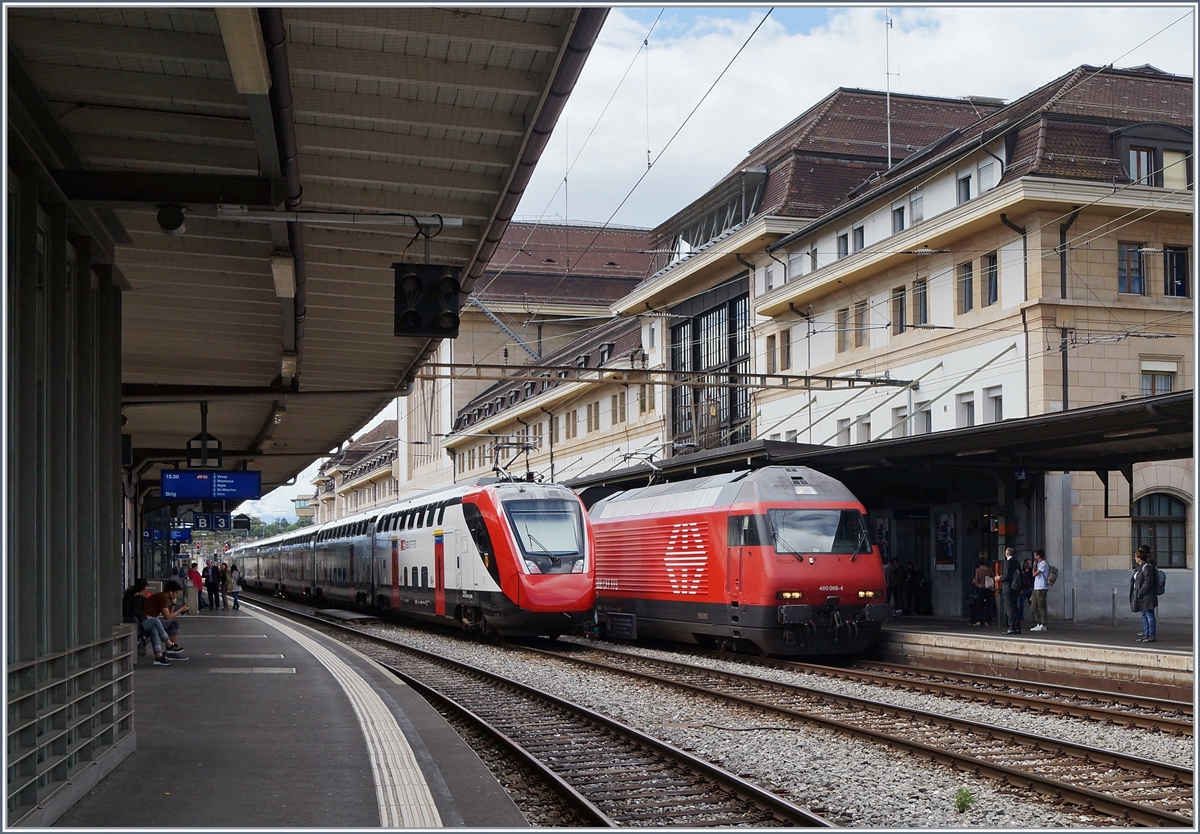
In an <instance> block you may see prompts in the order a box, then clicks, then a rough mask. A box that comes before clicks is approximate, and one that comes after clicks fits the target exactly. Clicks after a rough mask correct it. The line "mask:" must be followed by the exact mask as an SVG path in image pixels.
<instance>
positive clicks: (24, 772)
mask: <svg viewBox="0 0 1200 834" xmlns="http://www.w3.org/2000/svg"><path fill="white" fill-rule="evenodd" d="M133 650H134V637H133V627H132V626H130V625H120V626H117V627H115V628H114V629H113V636H112V637H111V638H110V639H107V640H100V641H97V642H95V643H91V644H87V645H83V646H75V647H73V648H71V649H69V650H67V651H65V652H60V653H57V654H52V655H46V656H44V657H41V658H38V659H37V660H33V661H29V662H26V663H15V664H13V665H11V666H9V667H8V756H7V762H6V763H7V766H8V767H7V773H8V824H9V825H10V826H12V825H18V824H20V822H21V820H22V819H23V818H24V817H26V816H28V815H29V814H30V813H31V812H33V811H35V810H36V809H37V808H39V807H41V806H42V805H44V804H45V803H46V802H47V801H48V800H49V799H50V797H52V796H53V795H54V794H55V793H56V792H58V791H59V790H61V789H62V788H63V787H65V786H66V785H68V784H69V783H70V780H71V779H72V778H73V777H75V776H76V775H78V774H79V772H80V771H82V770H83V769H84V768H86V767H88V766H89V765H91V764H92V763H93V762H94V761H96V760H97V759H99V758H100V757H101V756H102V755H103V754H104V752H105V751H107V750H109V749H111V748H112V747H113V745H115V744H117V743H118V742H120V741H121V740H123V739H124V738H126V737H127V736H129V735H131V734H132V733H133V666H134V655H133Z"/></svg>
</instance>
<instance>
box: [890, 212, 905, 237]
mask: <svg viewBox="0 0 1200 834" xmlns="http://www.w3.org/2000/svg"><path fill="white" fill-rule="evenodd" d="M903 231H904V206H900V207H899V208H894V209H892V234H899V233H900V232H903Z"/></svg>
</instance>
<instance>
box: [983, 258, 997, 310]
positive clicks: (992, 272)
mask: <svg viewBox="0 0 1200 834" xmlns="http://www.w3.org/2000/svg"><path fill="white" fill-rule="evenodd" d="M999 300H1000V259H999V257H997V255H996V253H995V252H989V253H988V254H986V255H984V256H983V306H984V307H990V306H991V305H993V304H995V303H996V302H997V301H999Z"/></svg>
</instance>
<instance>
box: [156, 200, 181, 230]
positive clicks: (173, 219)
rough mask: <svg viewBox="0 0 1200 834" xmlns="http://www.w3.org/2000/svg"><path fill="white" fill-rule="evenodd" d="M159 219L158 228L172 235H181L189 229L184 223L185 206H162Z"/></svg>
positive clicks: (159, 210)
mask: <svg viewBox="0 0 1200 834" xmlns="http://www.w3.org/2000/svg"><path fill="white" fill-rule="evenodd" d="M157 220H158V228H160V229H162V230H163V233H164V234H168V235H170V236H171V237H180V236H181V235H182V234H183V233H184V232H186V231H187V228H186V227H185V226H184V224H183V206H160V207H159V209H158V216H157Z"/></svg>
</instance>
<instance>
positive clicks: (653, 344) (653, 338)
mask: <svg viewBox="0 0 1200 834" xmlns="http://www.w3.org/2000/svg"><path fill="white" fill-rule="evenodd" d="M655 330H656V328H655V326H654V322H650V334H649V337H648V338H647V339H646V341H648V342H649V343H650V349H651V350H654V348H655V347H656V343H657V341H658V339H657V334H656V333H655Z"/></svg>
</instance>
